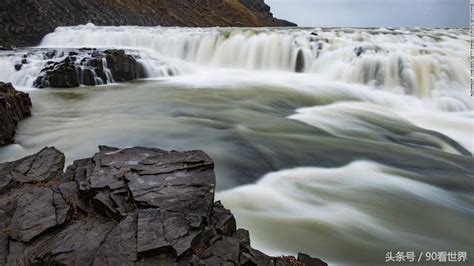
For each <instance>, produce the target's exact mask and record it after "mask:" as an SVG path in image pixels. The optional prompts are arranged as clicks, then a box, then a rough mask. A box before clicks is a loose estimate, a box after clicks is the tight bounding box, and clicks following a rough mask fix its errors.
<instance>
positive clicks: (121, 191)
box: [0, 146, 326, 265]
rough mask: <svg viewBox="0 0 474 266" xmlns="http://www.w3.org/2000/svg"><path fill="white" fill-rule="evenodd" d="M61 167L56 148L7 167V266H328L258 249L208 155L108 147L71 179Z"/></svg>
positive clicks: (1, 207) (3, 168) (1, 259)
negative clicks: (220, 194) (223, 195)
mask: <svg viewBox="0 0 474 266" xmlns="http://www.w3.org/2000/svg"><path fill="white" fill-rule="evenodd" d="M41 162H42V163H41ZM61 163H62V164H63V163H64V156H62V154H61V153H60V152H58V151H56V150H55V149H53V148H47V149H44V150H42V151H40V152H39V153H38V154H35V155H32V156H29V157H26V158H24V159H21V160H18V161H15V162H9V163H3V164H0V178H1V180H10V181H9V184H10V185H8V186H3V190H2V191H1V192H0V227H1V228H0V229H2V230H0V264H4V263H6V264H8V265H32V264H34V265H326V264H325V263H323V262H322V261H320V260H317V259H314V258H311V257H310V256H307V255H304V254H300V255H299V257H298V259H297V258H294V257H279V258H275V257H270V256H267V255H265V254H263V253H261V252H259V251H258V250H255V249H253V248H252V247H251V246H250V238H249V233H248V231H246V230H244V229H238V230H237V226H236V222H235V218H234V216H233V215H232V213H231V212H230V211H229V210H227V209H225V208H224V206H223V205H222V204H221V203H220V202H216V203H214V189H215V176H214V171H213V167H214V165H213V162H212V160H211V159H210V158H209V157H208V156H207V155H206V154H205V153H204V152H202V151H187V152H177V151H164V150H160V149H151V148H143V147H135V148H128V149H116V148H111V147H105V146H103V147H100V150H99V152H98V153H96V154H95V155H94V156H93V157H91V158H86V159H82V160H77V161H75V162H74V163H73V164H72V165H71V166H69V167H68V168H67V170H66V174H65V175H64V177H63V178H61V177H62V172H61V173H58V167H59V166H60V165H61ZM46 169H48V170H46ZM17 172H18V173H20V175H19V176H17V174H16V173H17ZM3 183H5V182H3ZM13 184H14V185H13Z"/></svg>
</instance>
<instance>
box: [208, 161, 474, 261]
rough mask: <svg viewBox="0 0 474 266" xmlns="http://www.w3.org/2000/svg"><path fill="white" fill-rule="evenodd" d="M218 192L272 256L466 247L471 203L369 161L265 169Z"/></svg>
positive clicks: (378, 254) (473, 213)
mask: <svg viewBox="0 0 474 266" xmlns="http://www.w3.org/2000/svg"><path fill="white" fill-rule="evenodd" d="M217 198H218V199H220V200H222V202H223V203H224V205H225V206H227V207H228V208H230V209H231V210H232V211H233V212H234V213H235V214H236V215H237V217H238V220H237V221H238V223H239V225H241V226H243V227H253V228H256V230H254V231H253V232H252V236H253V239H252V240H253V241H254V242H253V243H254V244H256V245H257V246H267V247H269V248H268V249H267V251H269V252H271V253H272V254H275V255H278V254H282V252H288V251H291V252H294V253H297V252H298V251H304V252H308V253H310V254H317V253H318V252H320V253H323V254H325V256H326V259H327V260H329V261H330V262H332V263H343V264H360V265H383V262H384V254H385V251H386V250H395V251H399V250H408V251H417V252H419V251H426V250H445V249H447V250H451V249H452V250H458V249H459V250H469V251H472V246H470V245H471V244H472V234H470V232H471V233H472V221H471V222H470V221H469V219H471V218H473V217H474V209H473V208H472V201H470V200H469V199H467V198H466V197H464V196H463V195H456V194H453V193H450V192H448V191H446V190H443V189H440V188H438V187H436V186H433V185H431V184H429V183H424V182H420V181H418V180H417V176H416V175H415V174H413V173H409V172H404V171H400V170H399V169H395V168H388V167H384V166H382V165H379V164H375V163H371V162H363V161H358V162H353V163H351V164H349V165H347V166H344V167H340V168H315V167H313V168H297V169H292V170H284V171H280V172H276V173H270V174H268V175H266V176H264V177H263V178H262V179H261V180H260V181H258V182H257V183H256V184H254V185H248V186H242V187H238V188H236V189H232V190H229V191H225V192H222V193H220V194H218V195H217ZM440 213H442V214H443V215H448V214H449V215H451V216H450V217H447V216H443V217H439V214H440ZM432 217H436V218H435V219H432ZM468 217H470V218H468Z"/></svg>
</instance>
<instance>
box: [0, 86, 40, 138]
mask: <svg viewBox="0 0 474 266" xmlns="http://www.w3.org/2000/svg"><path fill="white" fill-rule="evenodd" d="M31 106H32V105H31V100H30V96H29V95H28V93H24V92H21V91H17V90H15V88H13V86H12V84H11V83H3V82H0V146H3V145H6V144H10V143H13V141H14V136H15V132H16V129H15V128H16V126H17V124H18V122H19V121H20V120H21V119H23V118H25V117H27V116H29V115H31Z"/></svg>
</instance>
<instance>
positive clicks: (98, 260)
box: [94, 212, 152, 265]
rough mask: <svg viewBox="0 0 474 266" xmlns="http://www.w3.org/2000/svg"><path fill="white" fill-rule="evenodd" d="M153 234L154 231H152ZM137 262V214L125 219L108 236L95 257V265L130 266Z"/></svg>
mask: <svg viewBox="0 0 474 266" xmlns="http://www.w3.org/2000/svg"><path fill="white" fill-rule="evenodd" d="M151 232H152V231H151ZM135 261H137V213H136V212H134V213H131V214H130V215H128V216H127V217H125V218H124V219H123V220H122V221H121V222H120V223H119V224H118V225H117V226H115V227H114V229H112V231H111V232H110V233H109V234H108V235H107V238H106V239H105V242H104V243H103V244H102V245H101V246H100V248H99V249H98V250H97V252H96V253H95V256H94V264H95V265H128V264H133V262H135Z"/></svg>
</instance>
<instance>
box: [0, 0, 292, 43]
mask: <svg viewBox="0 0 474 266" xmlns="http://www.w3.org/2000/svg"><path fill="white" fill-rule="evenodd" d="M1 5H2V8H1V9H0V24H1V25H2V27H0V46H4V47H8V46H16V47H20V46H33V45H36V44H38V43H39V42H40V41H41V39H42V37H43V36H44V35H46V34H47V33H49V32H51V31H53V30H54V29H55V28H56V27H58V26H70V25H79V24H86V23H88V22H91V23H94V24H96V25H104V26H109V25H112V26H113V25H116V26H118V25H139V26H158V25H161V26H189V27H207V26H252V27H260V26H294V24H293V23H290V22H288V21H284V20H280V19H276V18H274V17H273V15H272V13H271V12H270V7H269V6H268V5H266V4H265V2H264V0H180V1H174V0H142V1H135V0H81V1H77V0H48V1H43V0H2V4H1Z"/></svg>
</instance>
